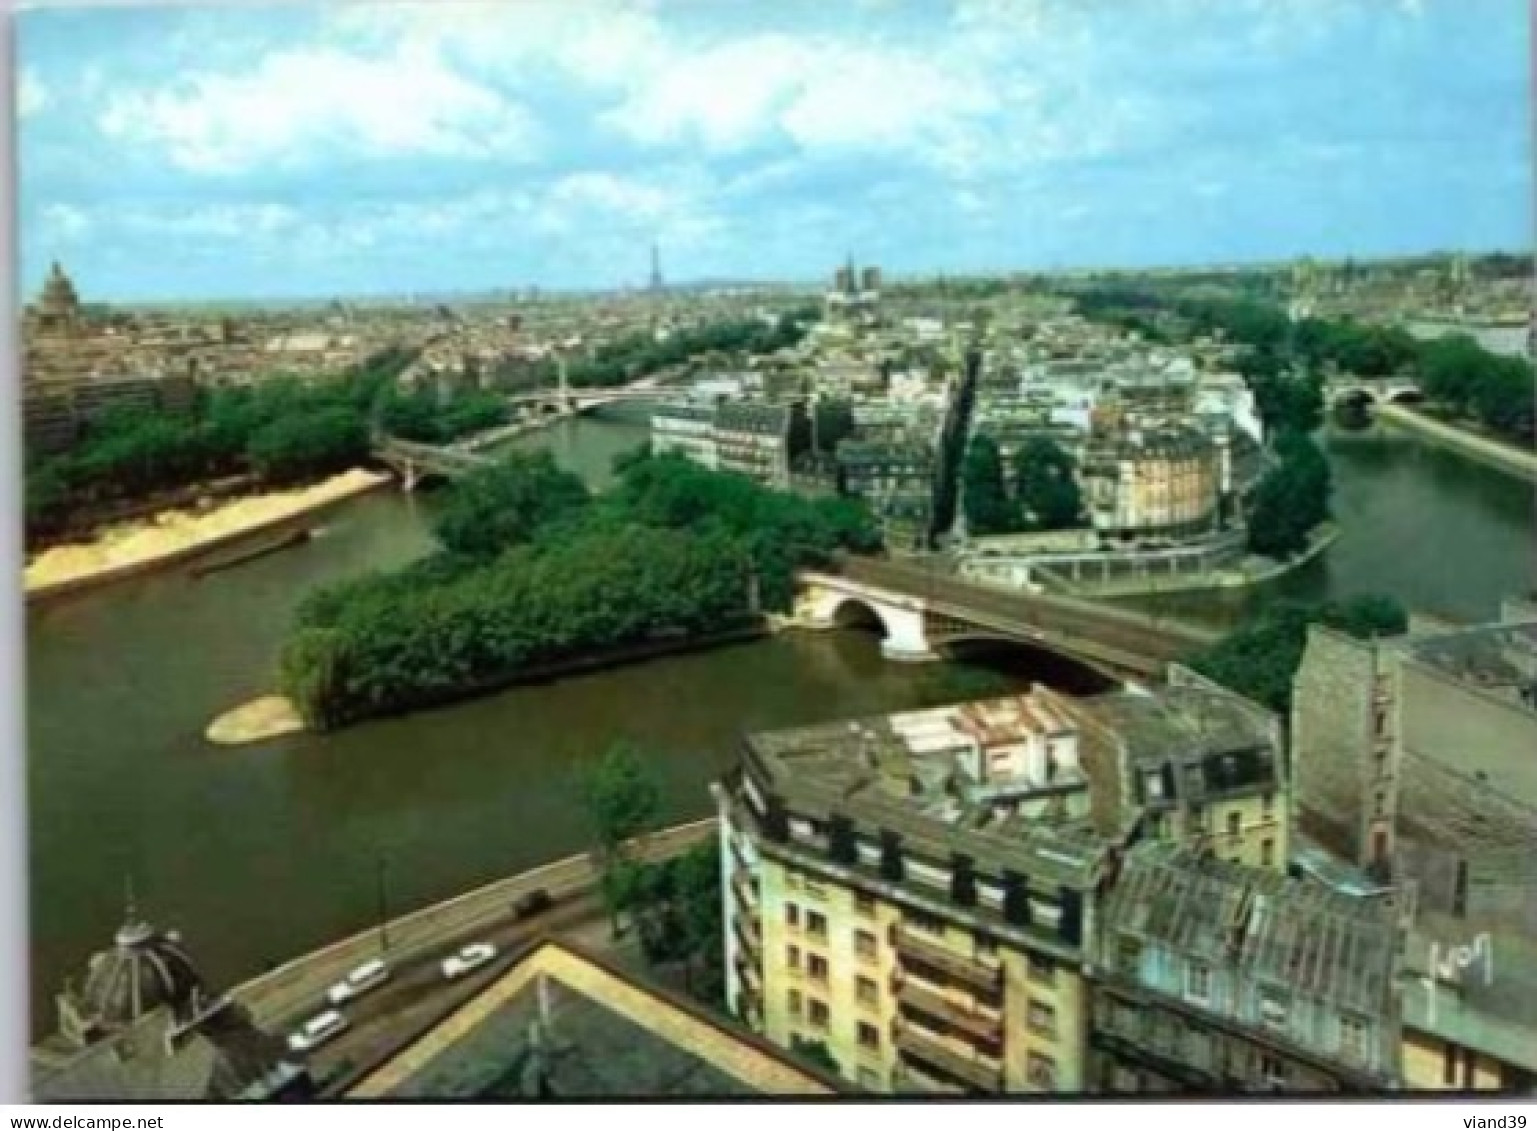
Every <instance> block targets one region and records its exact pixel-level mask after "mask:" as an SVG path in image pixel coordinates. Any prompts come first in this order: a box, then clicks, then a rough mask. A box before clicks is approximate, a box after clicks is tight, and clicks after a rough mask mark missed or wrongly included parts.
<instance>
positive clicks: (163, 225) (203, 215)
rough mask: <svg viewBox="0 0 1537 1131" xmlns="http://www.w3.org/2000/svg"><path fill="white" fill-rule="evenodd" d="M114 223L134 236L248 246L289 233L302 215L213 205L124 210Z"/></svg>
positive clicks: (280, 208) (282, 208) (275, 208)
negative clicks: (236, 243) (260, 240)
mask: <svg viewBox="0 0 1537 1131" xmlns="http://www.w3.org/2000/svg"><path fill="white" fill-rule="evenodd" d="M116 219H117V223H118V224H119V225H120V226H121V227H122V228H123V229H124V230H125V231H129V232H134V233H136V234H142V235H151V236H165V237H171V238H178V237H188V238H192V239H197V240H214V241H218V240H227V241H239V242H242V243H243V242H248V241H251V240H252V239H253V238H254V239H261V238H265V237H269V236H278V235H284V234H289V233H292V232H293V231H294V230H295V229H297V228H298V227H299V226H300V224H301V222H302V220H303V217H302V215H301V214H300V213H299V212H298V211H297V210H295V209H293V208H290V207H289V206H288V205H286V204H215V205H208V206H205V207H201V208H191V209H185V210H184V209H174V208H172V209H143V208H139V209H127V210H124V211H122V212H121V213H119V214H118V216H117V218H116Z"/></svg>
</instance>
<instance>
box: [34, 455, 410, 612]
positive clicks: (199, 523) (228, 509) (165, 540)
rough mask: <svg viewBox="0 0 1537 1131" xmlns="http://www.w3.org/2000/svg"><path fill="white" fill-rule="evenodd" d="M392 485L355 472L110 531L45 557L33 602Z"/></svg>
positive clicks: (37, 564)
mask: <svg viewBox="0 0 1537 1131" xmlns="http://www.w3.org/2000/svg"><path fill="white" fill-rule="evenodd" d="M387 482H389V476H387V475H382V474H379V473H377V472H372V471H365V470H363V469H362V468H354V469H353V470H352V471H348V472H344V473H343V474H341V475H336V476H332V477H331V478H330V479H327V480H325V481H324V482H322V483H317V484H315V485H314V486H311V487H303V488H300V489H298V490H294V491H279V492H274V493H272V494H267V495H257V496H253V497H251V498H247V499H239V500H236V501H234V502H231V503H227V504H225V505H223V506H219V507H215V508H214V509H212V510H210V511H207V512H204V513H197V512H195V511H189V510H170V511H164V512H162V513H160V514H157V515H155V516H153V517H151V518H145V519H138V520H135V521H133V522H127V523H123V524H121V525H118V526H113V527H109V528H108V529H107V530H105V531H103V532H102V533H101V534H100V535H99V536H98V537H97V538H95V539H93V540H92V541H90V542H79V543H72V544H69V545H65V546H55V547H53V548H52V549H50V550H45V551H43V552H42V553H41V554H38V555H37V557H36V558H34V559H33V560H32V561H31V562H29V563H28V565H27V568H26V574H25V578H26V594H27V599H28V600H33V599H35V598H40V597H45V596H52V595H57V594H61V593H65V592H73V591H75V590H79V589H84V588H88V587H90V586H93V585H98V584H105V583H106V582H108V581H113V580H117V579H119V578H123V577H127V576H131V575H135V574H139V573H144V572H148V571H149V570H152V569H156V568H160V567H162V566H168V565H171V564H173V563H175V562H178V561H183V560H185V559H187V558H189V557H193V556H195V555H197V554H201V553H205V552H207V551H209V550H212V549H214V548H215V547H218V546H223V545H226V544H228V543H230V542H234V541H236V540H238V539H241V538H246V537H250V536H251V535H253V534H257V533H260V532H261V531H264V530H268V529H271V528H274V527H278V526H281V525H283V524H285V523H289V522H292V521H293V520H294V519H297V518H300V517H302V516H304V515H306V514H311V513H316V512H319V511H322V510H325V509H327V508H329V507H333V506H335V505H337V504H338V503H341V502H345V501H346V500H348V499H351V498H353V497H355V496H357V495H361V494H363V493H365V492H367V491H372V490H375V489H376V488H378V487H381V486H383V485H384V484H385V483H387Z"/></svg>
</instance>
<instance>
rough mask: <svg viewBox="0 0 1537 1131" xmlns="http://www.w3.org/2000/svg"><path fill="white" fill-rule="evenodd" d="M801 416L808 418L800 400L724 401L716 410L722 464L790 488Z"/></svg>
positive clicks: (724, 468)
mask: <svg viewBox="0 0 1537 1131" xmlns="http://www.w3.org/2000/svg"><path fill="white" fill-rule="evenodd" d="M797 418H800V419H801V420H804V419H805V408H804V406H802V405H801V404H799V403H796V404H793V405H792V404H767V403H764V402H760V401H745V400H741V401H725V402H723V403H722V404H721V405H720V406H719V407H718V408H717V409H716V410H715V449H716V459H717V461H718V466H719V467H720V469H721V470H722V471H735V472H737V473H739V474H741V475H746V476H748V477H749V478H751V479H754V480H756V481H757V482H759V483H762V484H764V485H765V486H768V487H775V488H778V489H779V490H789V488H790V462H791V458H792V456H793V455H794V454H795V453H794V451H793V450H792V449H793V447H794V442H793V441H794V439H795V437H794V435H793V429H794V426H795V424H796V421H797Z"/></svg>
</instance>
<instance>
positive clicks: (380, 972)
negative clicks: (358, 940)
mask: <svg viewBox="0 0 1537 1131" xmlns="http://www.w3.org/2000/svg"><path fill="white" fill-rule="evenodd" d="M389 976H390V968H389V967H388V966H386V965H385V964H384V959H382V958H375V959H373V960H371V961H369V962H365V963H363V965H361V966H359V967H358V968H357V969H356V970H354V971H353V972H352V973H350V974H348V975H347V976H346V977H345V978H343V979H342V980H341V981H340V982H337V983H336V985H334V986H332V987H331V988H330V989H329V990H327V991H326V1000H327V1001H329V1002H330V1003H331V1004H332V1005H341V1004H342V1003H343V1002H348V1001H351V1000H352V999H353V998H357V997H362V996H363V995H364V994H366V993H367V992H368V991H369V990H371V989H373V988H374V987H375V986H378V985H381V984H383V983H384V982H385V981H387V980H388V979H389Z"/></svg>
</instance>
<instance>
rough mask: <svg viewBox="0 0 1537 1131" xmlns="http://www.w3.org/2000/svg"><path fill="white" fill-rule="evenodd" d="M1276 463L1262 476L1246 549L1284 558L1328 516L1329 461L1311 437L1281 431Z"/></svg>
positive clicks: (1304, 544)
mask: <svg viewBox="0 0 1537 1131" xmlns="http://www.w3.org/2000/svg"><path fill="white" fill-rule="evenodd" d="M1275 451H1276V454H1277V456H1278V457H1279V462H1278V463H1276V464H1275V466H1273V467H1272V468H1271V469H1270V470H1269V471H1267V472H1266V473H1265V475H1264V477H1263V478H1262V479H1261V480H1260V483H1259V486H1258V487H1256V488H1255V492H1254V499H1253V501H1252V504H1251V506H1250V509H1249V515H1248V543H1249V549H1251V550H1252V551H1254V552H1255V553H1256V554H1264V555H1266V556H1267V557H1273V558H1286V557H1290V556H1291V555H1292V554H1294V553H1297V552H1298V551H1299V550H1302V549H1305V548H1306V547H1307V545H1308V537H1309V535H1310V534H1311V533H1312V531H1313V529H1314V528H1315V527H1316V526H1318V525H1319V524H1320V523H1321V522H1323V521H1325V520H1326V519H1327V518H1328V517H1329V492H1330V488H1331V476H1330V472H1329V464H1328V461H1327V460H1326V459H1325V458H1324V454H1323V452H1322V451H1320V450H1319V448H1318V445H1317V444H1315V443H1314V442H1313V441H1312V440H1311V439H1310V438H1309V437H1307V436H1304V435H1301V434H1299V433H1297V432H1285V433H1282V435H1281V436H1280V437H1279V438H1278V439H1277V441H1276V444H1275Z"/></svg>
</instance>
